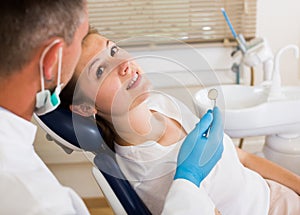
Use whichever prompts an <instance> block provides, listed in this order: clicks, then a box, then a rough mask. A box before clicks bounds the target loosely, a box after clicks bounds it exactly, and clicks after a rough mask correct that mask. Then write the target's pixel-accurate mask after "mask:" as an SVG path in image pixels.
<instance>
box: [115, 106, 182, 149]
mask: <svg viewBox="0 0 300 215" xmlns="http://www.w3.org/2000/svg"><path fill="white" fill-rule="evenodd" d="M112 123H113V125H114V128H115V131H116V133H117V138H116V142H117V143H118V144H120V145H138V144H141V143H144V142H146V141H156V142H158V143H160V144H161V145H171V144H173V143H175V142H178V141H179V140H180V139H182V138H183V137H184V136H185V135H186V133H185V131H184V130H183V128H182V127H181V125H180V124H179V123H178V122H177V121H175V120H173V119H170V118H168V117H166V116H164V115H162V114H161V113H159V112H155V111H152V110H150V109H149V108H148V107H147V105H146V104H145V103H144V104H141V105H139V106H137V107H136V108H134V109H132V110H130V111H129V112H128V113H127V114H125V115H122V116H118V117H113V118H112Z"/></svg>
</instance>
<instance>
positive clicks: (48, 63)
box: [42, 40, 63, 81]
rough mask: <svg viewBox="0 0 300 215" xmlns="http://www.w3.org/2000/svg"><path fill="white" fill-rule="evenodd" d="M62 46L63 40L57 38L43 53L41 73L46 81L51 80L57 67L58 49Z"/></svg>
mask: <svg viewBox="0 0 300 215" xmlns="http://www.w3.org/2000/svg"><path fill="white" fill-rule="evenodd" d="M62 46H63V42H62V41H61V40H58V42H57V43H55V44H54V45H53V46H51V47H50V48H49V50H48V51H47V52H46V53H45V57H44V60H43V62H42V64H43V73H44V77H45V80H46V81H51V80H52V79H53V76H54V74H55V73H54V74H53V71H55V69H56V68H57V63H58V51H59V48H60V47H62Z"/></svg>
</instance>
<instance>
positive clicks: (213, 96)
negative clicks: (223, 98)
mask: <svg viewBox="0 0 300 215" xmlns="http://www.w3.org/2000/svg"><path fill="white" fill-rule="evenodd" d="M207 97H208V98H209V99H210V100H212V101H213V102H214V106H213V108H212V109H214V108H215V107H216V105H217V97H218V90H217V89H215V88H212V89H210V90H209V91H208V93H207ZM211 126H212V123H211V124H210V126H209V128H208V129H207V132H206V133H205V134H204V135H205V137H208V136H209V131H210V128H211Z"/></svg>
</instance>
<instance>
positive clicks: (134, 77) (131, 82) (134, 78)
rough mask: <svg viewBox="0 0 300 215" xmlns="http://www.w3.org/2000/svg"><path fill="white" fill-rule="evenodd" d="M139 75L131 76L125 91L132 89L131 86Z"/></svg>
mask: <svg viewBox="0 0 300 215" xmlns="http://www.w3.org/2000/svg"><path fill="white" fill-rule="evenodd" d="M138 77H139V75H138V74H137V73H135V75H134V76H133V78H132V80H131V81H130V83H129V84H128V86H127V90H128V89H130V87H132V85H133V84H134V83H135V82H136V80H137V79H138Z"/></svg>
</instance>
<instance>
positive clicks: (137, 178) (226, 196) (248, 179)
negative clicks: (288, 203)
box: [115, 94, 270, 215]
mask: <svg viewBox="0 0 300 215" xmlns="http://www.w3.org/2000/svg"><path fill="white" fill-rule="evenodd" d="M172 101H173V102H171V100H170V97H168V99H166V98H165V97H164V96H162V95H158V94H157V95H154V96H152V97H151V98H150V99H149V100H148V104H149V108H150V109H153V110H155V111H159V112H161V113H162V114H165V115H166V116H169V117H171V118H173V119H175V120H177V121H178V122H179V123H180V124H181V125H182V126H183V128H184V129H185V131H186V132H187V133H189V132H190V131H191V130H192V128H193V127H194V126H195V124H196V123H197V122H198V121H199V119H198V118H197V117H196V116H195V115H193V114H192V113H191V111H190V110H189V109H188V108H187V107H186V106H185V105H184V104H182V103H181V102H180V101H178V100H176V99H174V98H173V100H172ZM174 102H176V104H175V103H174ZM159 104H162V105H159ZM174 110H177V112H178V110H180V111H179V114H176V113H174ZM182 142H183V141H180V142H178V143H176V144H173V145H171V146H167V147H166V146H161V145H160V144H158V143H157V142H155V141H147V142H145V143H143V144H141V145H138V146H119V145H117V144H115V149H116V152H117V154H118V156H117V161H118V163H119V165H120V168H121V169H122V171H123V172H124V174H125V176H126V177H127V178H128V180H130V181H131V184H132V186H133V187H134V189H135V190H136V191H137V193H138V194H139V196H140V197H141V198H142V199H143V201H144V202H145V204H146V205H147V206H148V207H149V209H150V210H151V212H152V213H153V214H160V213H161V210H162V208H163V204H164V201H165V198H166V195H167V193H168V191H169V189H170V186H171V184H172V181H173V177H174V173H175V168H176V161H177V154H178V151H179V148H180V146H181V144H182ZM223 144H224V151H223V154H222V158H221V159H220V160H219V162H218V163H217V164H216V166H215V167H214V168H213V169H212V171H211V173H210V174H209V175H208V176H207V177H206V178H205V179H204V181H203V182H202V183H201V186H200V188H203V189H205V190H206V192H207V193H208V195H209V196H210V197H211V200H212V202H213V203H214V204H215V205H216V207H217V209H219V210H220V212H221V214H223V215H224V214H229V215H235V214H236V215H240V214H243V215H247V214H251V215H252V214H259V215H262V214H268V209H269V192H270V191H269V188H268V185H267V183H266V182H265V180H264V179H263V178H262V177H261V176H260V175H258V174H257V173H256V172H253V171H251V170H249V169H247V168H246V167H244V166H243V165H242V164H241V163H240V161H239V158H238V156H237V152H236V149H235V147H234V144H233V143H232V141H231V139H230V138H229V137H228V136H227V135H224V139H223ZM254 191H255V192H254ZM195 201H200V200H197V199H195Z"/></svg>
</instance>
